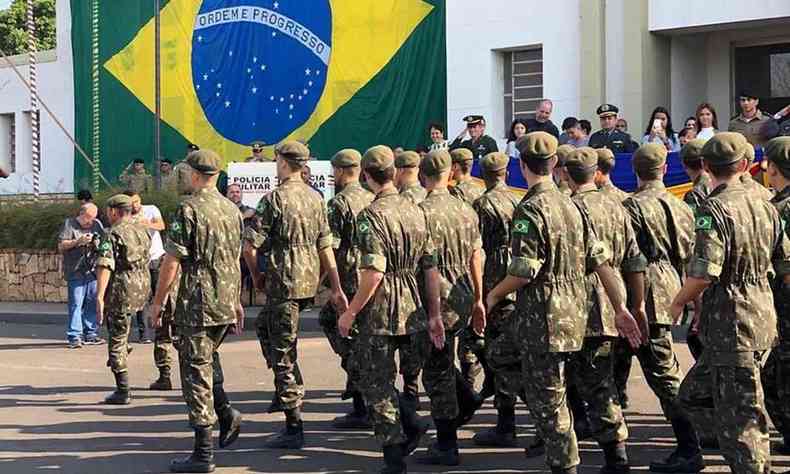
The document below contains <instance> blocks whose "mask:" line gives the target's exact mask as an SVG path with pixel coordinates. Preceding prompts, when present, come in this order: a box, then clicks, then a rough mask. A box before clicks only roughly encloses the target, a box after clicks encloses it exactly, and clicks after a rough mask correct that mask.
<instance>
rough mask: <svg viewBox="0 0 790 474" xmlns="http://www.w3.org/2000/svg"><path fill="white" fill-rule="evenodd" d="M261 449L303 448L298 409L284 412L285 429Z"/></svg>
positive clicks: (300, 414) (300, 412)
mask: <svg viewBox="0 0 790 474" xmlns="http://www.w3.org/2000/svg"><path fill="white" fill-rule="evenodd" d="M263 447H264V448H269V449H302V448H303V447H304V428H303V426H302V411H301V409H300V408H299V407H297V408H293V409H290V410H285V429H284V430H282V431H281V432H280V433H278V434H276V435H274V436H272V437H270V438H269V439H267V440H266V441H265V442H264V444H263Z"/></svg>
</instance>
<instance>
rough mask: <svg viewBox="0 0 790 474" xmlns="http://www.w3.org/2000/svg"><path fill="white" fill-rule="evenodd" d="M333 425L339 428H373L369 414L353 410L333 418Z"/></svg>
mask: <svg viewBox="0 0 790 474" xmlns="http://www.w3.org/2000/svg"><path fill="white" fill-rule="evenodd" d="M332 426H333V427H334V428H337V429H339V430H369V429H371V428H373V424H372V423H371V422H370V418H368V415H367V414H364V413H356V412H353V411H352V412H351V413H348V414H346V415H343V416H338V417H337V418H335V419H334V420H332Z"/></svg>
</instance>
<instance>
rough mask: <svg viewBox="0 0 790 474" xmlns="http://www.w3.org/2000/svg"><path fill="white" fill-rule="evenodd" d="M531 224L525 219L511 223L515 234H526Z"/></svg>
mask: <svg viewBox="0 0 790 474" xmlns="http://www.w3.org/2000/svg"><path fill="white" fill-rule="evenodd" d="M531 225H532V223H531V222H530V221H528V220H526V219H519V220H517V221H515V222H513V232H515V233H516V234H528V233H529V228H530V226H531Z"/></svg>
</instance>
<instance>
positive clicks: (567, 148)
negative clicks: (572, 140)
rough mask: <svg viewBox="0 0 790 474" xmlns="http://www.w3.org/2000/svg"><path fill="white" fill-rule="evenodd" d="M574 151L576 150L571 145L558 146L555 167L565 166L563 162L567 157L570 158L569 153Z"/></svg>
mask: <svg viewBox="0 0 790 474" xmlns="http://www.w3.org/2000/svg"><path fill="white" fill-rule="evenodd" d="M574 150H576V148H574V147H573V145H568V144H567V143H566V144H565V145H560V146H558V147H557V166H558V167H560V168H561V167H563V166H565V161H566V160H567V159H568V157H569V156H571V153H573V151H574Z"/></svg>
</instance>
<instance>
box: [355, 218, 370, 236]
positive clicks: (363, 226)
mask: <svg viewBox="0 0 790 474" xmlns="http://www.w3.org/2000/svg"><path fill="white" fill-rule="evenodd" d="M357 230H358V231H359V233H360V234H367V233H368V232H370V222H368V220H367V219H360V220H359V223H358V224H357Z"/></svg>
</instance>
